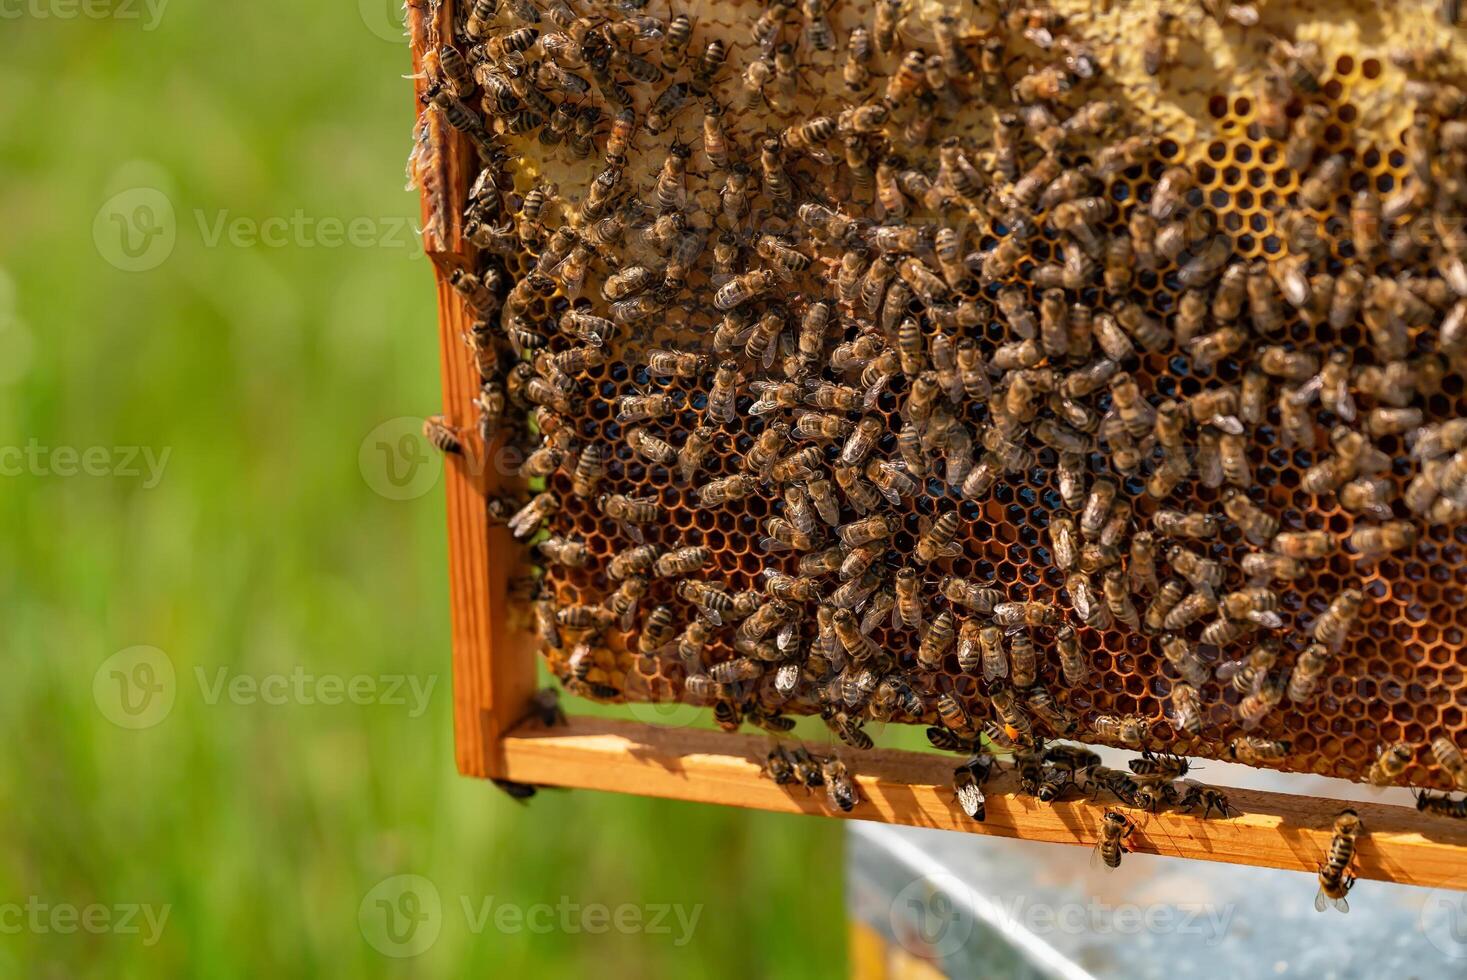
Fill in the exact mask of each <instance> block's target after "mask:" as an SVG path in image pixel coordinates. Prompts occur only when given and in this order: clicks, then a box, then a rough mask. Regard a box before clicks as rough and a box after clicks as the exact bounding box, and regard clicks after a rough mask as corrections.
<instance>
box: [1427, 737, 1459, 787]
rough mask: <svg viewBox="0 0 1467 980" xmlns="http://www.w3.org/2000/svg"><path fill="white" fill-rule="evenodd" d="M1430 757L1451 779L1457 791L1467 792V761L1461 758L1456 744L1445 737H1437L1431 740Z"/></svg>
mask: <svg viewBox="0 0 1467 980" xmlns="http://www.w3.org/2000/svg"><path fill="white" fill-rule="evenodd" d="M1431 755H1432V758H1434V759H1435V760H1436V764H1437V765H1439V766H1441V767H1442V769H1443V770H1444V771H1445V772H1446V774H1447V775H1448V776H1450V777H1451V780H1452V782H1453V783H1454V784H1455V785H1456V787H1457V789H1459V790H1463V791H1467V759H1464V758H1463V756H1462V750H1461V749H1459V748H1457V744H1456V743H1455V742H1453V741H1452V740H1451V739H1450V738H1448V737H1447V736H1446V735H1439V736H1437V737H1436V738H1434V739H1432V740H1431Z"/></svg>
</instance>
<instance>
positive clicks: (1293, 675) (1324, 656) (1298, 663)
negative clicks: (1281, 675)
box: [1288, 643, 1330, 704]
mask: <svg viewBox="0 0 1467 980" xmlns="http://www.w3.org/2000/svg"><path fill="white" fill-rule="evenodd" d="M1329 660H1330V654H1329V650H1327V649H1326V648H1325V647H1324V646H1323V645H1321V644H1319V643H1311V644H1309V646H1307V647H1305V648H1304V650H1302V651H1301V652H1300V653H1299V657H1298V659H1297V660H1295V661H1294V669H1293V670H1292V671H1290V673H1289V686H1288V695H1289V700H1290V701H1293V702H1294V703H1295V704H1302V703H1303V702H1305V701H1307V700H1309V698H1310V697H1312V696H1313V694H1314V690H1315V688H1316V687H1318V686H1319V679H1320V678H1321V677H1323V676H1324V671H1325V668H1326V667H1328V666H1329Z"/></svg>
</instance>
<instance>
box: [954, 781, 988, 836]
mask: <svg viewBox="0 0 1467 980" xmlns="http://www.w3.org/2000/svg"><path fill="white" fill-rule="evenodd" d="M953 794H954V795H955V796H956V797H957V799H958V805H959V806H960V807H962V808H963V812H964V813H966V814H967V815H968V816H969V817H970V818H971V819H973V820H977V821H979V822H980V823H981V822H982V821H983V818H984V816H985V814H984V812H983V790H982V789H981V788H980V787H979V786H978V781H977V780H976V779H974V778H973V776H972V774H971V773H969V772H968V771H967V770H965V769H959V770H957V773H955V774H954V776H953Z"/></svg>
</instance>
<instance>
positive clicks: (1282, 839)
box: [408, 3, 1467, 889]
mask: <svg viewBox="0 0 1467 980" xmlns="http://www.w3.org/2000/svg"><path fill="white" fill-rule="evenodd" d="M424 15H425V8H424V7H423V6H421V5H419V4H418V3H413V4H410V5H409V9H408V19H409V29H410V33H411V36H412V38H413V61H414V70H415V71H421V60H420V55H421V52H422V47H423V39H424V38H425V37H426V33H425V25H424ZM450 15H451V11H450V10H449V5H448V4H447V3H445V4H444V5H443V7H442V8H440V12H439V16H440V17H443V18H446V17H448V16H450ZM422 88H423V81H422V79H421V78H420V79H419V80H418V83H417V92H416V94H417V95H421V94H422ZM417 105H418V110H419V112H421V111H422V103H421V101H419V102H418V103H417ZM435 124H436V125H438V126H439V127H441V130H440V131H441V133H442V138H443V140H444V143H445V146H446V148H447V149H446V152H444V153H443V154H442V156H441V158H440V159H439V160H438V161H437V173H436V178H437V180H438V181H439V182H440V185H441V186H443V187H445V188H447V189H448V191H449V201H448V221H447V222H446V225H445V227H444V228H443V231H442V234H441V235H440V234H438V233H436V232H435V231H434V229H433V227H432V225H431V222H430V221H429V218H430V216H431V215H430V213H429V211H428V206H427V203H426V202H425V203H424V211H423V223H424V228H425V229H426V230H425V232H424V236H423V237H424V247H425V250H426V252H427V254H428V256H429V257H430V258H431V259H432V261H433V266H434V272H435V278H436V284H437V295H438V311H439V331H438V334H439V347H440V351H441V373H442V381H443V415H444V417H445V419H446V421H447V422H448V423H449V424H450V425H452V426H455V427H457V428H459V429H460V430H461V431H463V432H466V433H467V432H472V431H473V428H474V425H473V423H474V419H475V417H476V412H475V409H474V407H473V399H474V396H475V394H476V393H477V373H476V370H475V367H474V364H473V361H472V355H471V353H470V351H469V349H468V347H467V346H466V345H465V343H464V342H463V336H464V333H465V331H466V330H467V329H468V327H469V323H470V317H469V315H468V314H467V312H466V310H465V307H464V304H463V303H462V301H461V300H460V299H459V297H458V295H457V293H456V292H455V291H454V290H453V288H452V287H451V286H450V285H449V283H448V276H449V275H450V274H451V273H452V272H453V270H454V269H456V268H461V267H463V266H464V265H465V264H467V263H468V262H469V260H470V259H471V255H470V254H469V252H468V250H467V249H466V248H465V247H464V245H463V241H462V238H461V236H460V234H459V215H460V214H461V212H462V210H463V205H464V197H465V193H466V189H467V187H468V186H469V182H470V180H471V178H472V176H473V175H471V174H469V173H466V172H465V171H464V169H463V168H464V161H466V160H470V159H472V156H473V152H472V150H471V149H470V148H469V146H468V145H467V142H466V141H465V140H464V139H463V138H462V137H459V136H458V135H457V134H455V133H453V131H452V130H450V129H448V127H447V126H446V125H444V124H443V123H442V121H441V120H435ZM493 448H494V447H483V446H480V445H478V443H477V442H476V441H473V440H466V441H465V451H466V454H465V455H464V456H461V457H460V456H451V457H449V465H448V467H447V471H446V483H447V488H446V489H447V500H448V540H449V597H450V606H451V613H452V638H453V639H452V642H453V702H454V745H455V749H456V757H457V764H458V768H459V771H460V772H461V773H463V774H464V775H466V776H473V777H478V778H491V779H501V780H512V781H514V782H520V783H529V784H534V785H545V786H564V787H576V788H582V789H595V790H606V791H613V792H622V793H635V794H639V795H645V796H656V797H663V798H666V799H678V800H692V801H697V802H701V803H716V804H722V805H728V806H740V807H749V808H754V809H761V810H770V811H774V812H780V813H804V814H812V815H824V816H843V815H842V814H839V813H833V812H832V811H831V810H830V809H829V808H828V806H827V805H826V802H825V799H824V797H823V795H810V794H808V793H807V792H806V791H805V790H804V789H802V788H798V787H796V788H793V789H789V788H785V787H780V786H776V785H775V784H774V783H773V782H772V781H770V780H769V779H768V778H766V777H765V776H763V775H762V773H761V771H760V761H761V760H762V758H763V757H764V755H765V753H767V751H768V740H767V739H765V738H762V737H759V736H753V735H726V734H722V733H719V732H714V731H706V730H695V729H690V728H666V727H661V726H657V725H650V724H638V723H633V722H624V721H609V720H603V719H591V718H575V717H573V718H571V719H570V722H569V724H568V725H566V726H556V727H554V728H546V727H545V726H543V725H541V724H540V723H538V721H535V720H533V719H528V718H526V712H527V708H528V704H529V700H530V697H531V695H532V693H533V692H534V689H535V686H536V657H537V654H536V651H535V649H534V641H533V639H532V638H531V637H530V636H529V635H527V634H526V633H524V632H523V631H521V630H517V629H516V628H515V627H514V626H513V625H512V623H511V616H510V615H509V613H510V610H509V608H508V605H507V579H508V574H509V570H510V568H511V567H512V565H513V562H511V561H508V560H506V559H505V558H504V556H506V555H509V554H511V553H512V550H513V549H517V548H519V547H520V546H519V545H518V544H517V543H516V542H515V541H514V540H513V539H512V538H511V537H510V535H509V533H508V531H507V530H506V529H505V528H503V527H502V526H498V525H496V524H494V523H492V522H491V521H490V520H489V516H488V512H487V508H486V497H487V495H489V494H491V493H493V492H494V491H495V490H496V488H497V486H498V480H499V475H498V474H497V473H496V472H495V471H494V468H493V467H492V466H490V465H487V463H488V459H489V456H490V454H491V453H492V452H493ZM845 760H846V762H847V764H848V765H849V766H850V768H851V770H852V773H853V775H854V776H855V777H856V781H857V783H858V785H859V787H860V791H861V795H862V800H863V802H862V803H861V804H860V805H858V806H857V807H856V809H855V810H854V811H853V812H852V813H850V814H849V816H850V817H852V818H856V819H864V820H878V821H882V822H886V823H899V824H908V825H914V826H925V827H939V828H943V829H947V830H958V831H966V832H969V833H976V834H989V835H995V836H999V837H1014V838H1019V839H1023V840H1036V841H1049V842H1052V843H1063V844H1078V845H1084V846H1092V845H1093V844H1094V843H1095V840H1096V834H1097V831H1098V829H1099V826H1100V822H1101V819H1102V817H1103V815H1104V813H1105V811H1106V810H1107V809H1108V808H1110V806H1111V804H1107V803H1106V802H1105V801H1098V802H1091V801H1088V800H1075V801H1064V802H1059V803H1055V804H1043V803H1040V802H1038V801H1037V800H1035V799H1034V798H1033V797H1030V796H1026V795H1023V794H1020V793H1019V792H1018V787H1017V786H1016V780H1015V777H1014V775H1013V774H1012V773H1005V774H1003V775H1001V776H998V777H996V778H995V779H994V780H993V781H991V782H990V783H988V784H987V785H986V786H985V794H986V796H987V818H986V820H985V821H984V822H983V823H976V822H974V821H972V820H970V819H968V818H967V817H966V816H965V815H964V814H963V813H962V811H961V810H960V809H959V808H958V806H957V804H956V803H955V801H954V799H953V794H952V791H951V789H950V788H949V784H950V781H951V775H952V760H950V759H944V758H943V757H941V756H937V755H934V754H930V753H919V752H898V751H886V750H881V751H873V752H862V753H854V752H853V753H847V754H846V756H845ZM1228 796H1229V799H1230V800H1231V801H1232V803H1233V804H1234V805H1235V806H1236V807H1237V808H1238V809H1239V810H1240V811H1241V813H1240V815H1238V816H1236V817H1233V818H1230V819H1221V818H1214V819H1203V818H1202V817H1200V816H1198V815H1196V814H1186V813H1177V812H1162V813H1158V814H1154V815H1151V814H1139V815H1137V816H1138V829H1137V832H1136V834H1135V835H1134V837H1133V838H1132V844H1133V849H1134V850H1136V851H1138V852H1145V853H1156V854H1166V855H1171V856H1176V857H1189V858H1196V859H1200V860H1208V861H1224V862H1229V863H1234V864H1248V865H1256V866H1260V867H1271V868H1283V869H1288V870H1295V871H1305V872H1310V873H1313V872H1314V871H1316V870H1317V868H1318V867H1319V865H1320V863H1321V861H1322V860H1323V858H1324V855H1325V853H1326V851H1327V850H1328V848H1329V844H1330V838H1331V824H1332V823H1333V820H1334V817H1335V815H1336V814H1337V813H1338V812H1339V811H1340V810H1341V809H1343V808H1344V807H1346V806H1352V807H1353V808H1354V809H1355V810H1356V811H1357V812H1358V813H1359V814H1360V816H1361V817H1362V819H1363V820H1364V823H1365V826H1366V828H1367V829H1368V831H1369V832H1368V834H1367V835H1366V836H1365V837H1364V838H1362V840H1361V842H1360V845H1359V848H1358V852H1357V853H1358V857H1357V861H1356V868H1355V870H1356V872H1357V873H1358V875H1359V876H1360V877H1361V878H1373V879H1380V880H1386V881H1396V882H1404V883H1409V884H1415V885H1426V886H1433V887H1448V888H1456V889H1467V821H1453V820H1450V819H1445V818H1438V817H1430V816H1427V815H1425V814H1420V813H1417V812H1416V811H1414V810H1412V809H1409V808H1406V807H1401V806H1385V805H1379V804H1367V803H1354V804H1347V803H1343V802H1340V801H1336V800H1328V799H1318V798H1314V797H1301V796H1293V795H1289V794H1281V793H1264V792H1254V791H1247V790H1229V791H1228Z"/></svg>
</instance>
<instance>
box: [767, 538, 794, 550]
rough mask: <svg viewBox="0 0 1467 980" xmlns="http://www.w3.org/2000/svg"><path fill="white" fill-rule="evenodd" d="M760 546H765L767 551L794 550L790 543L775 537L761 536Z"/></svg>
mask: <svg viewBox="0 0 1467 980" xmlns="http://www.w3.org/2000/svg"><path fill="white" fill-rule="evenodd" d="M759 547H761V548H763V549H764V550H765V551H791V550H793V549H792V548H791V547H790V546H789V545H787V544H785V543H784V542H783V541H776V540H775V539H774V538H760V539H759Z"/></svg>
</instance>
